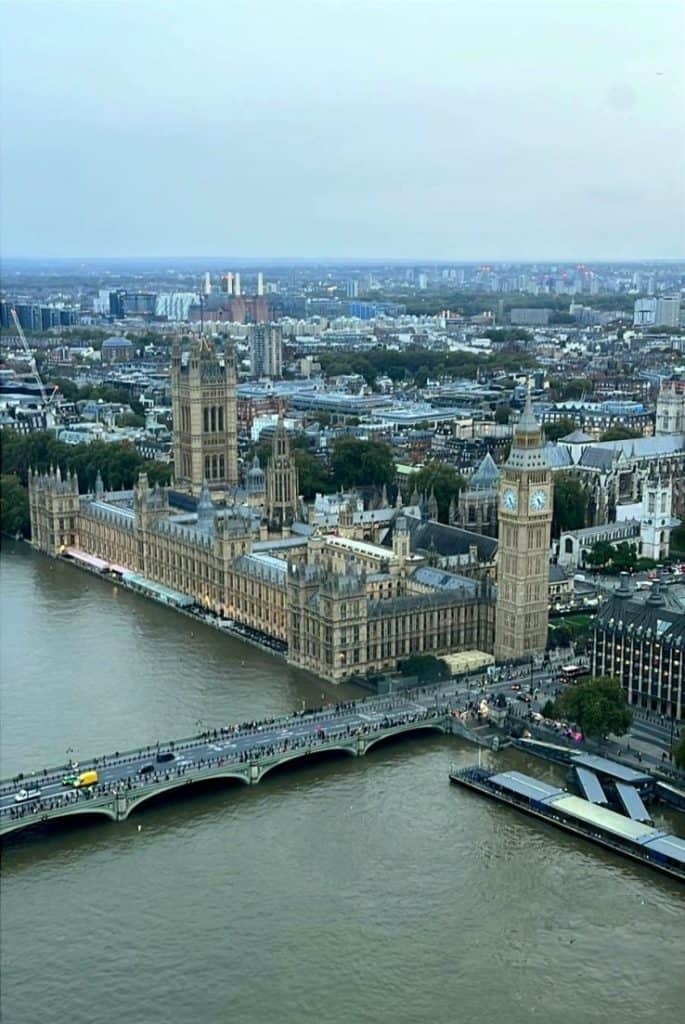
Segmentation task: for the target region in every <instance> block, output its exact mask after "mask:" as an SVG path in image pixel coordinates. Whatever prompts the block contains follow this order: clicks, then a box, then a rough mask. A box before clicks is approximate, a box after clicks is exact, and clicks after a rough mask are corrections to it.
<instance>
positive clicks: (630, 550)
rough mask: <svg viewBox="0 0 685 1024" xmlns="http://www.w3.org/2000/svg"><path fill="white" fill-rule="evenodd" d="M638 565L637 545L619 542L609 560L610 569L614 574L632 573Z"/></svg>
mask: <svg viewBox="0 0 685 1024" xmlns="http://www.w3.org/2000/svg"><path fill="white" fill-rule="evenodd" d="M637 563H638V554H637V545H635V544H628V543H627V541H624V540H623V541H621V543H620V544H617V545H616V547H615V548H614V552H613V557H612V559H611V564H612V568H613V569H614V570H615V571H616V572H632V571H633V570H634V569H635V566H636V565H637Z"/></svg>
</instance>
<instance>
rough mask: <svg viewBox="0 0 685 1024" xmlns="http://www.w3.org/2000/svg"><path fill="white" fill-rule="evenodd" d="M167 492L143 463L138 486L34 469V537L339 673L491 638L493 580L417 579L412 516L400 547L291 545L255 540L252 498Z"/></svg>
mask: <svg viewBox="0 0 685 1024" xmlns="http://www.w3.org/2000/svg"><path fill="white" fill-rule="evenodd" d="M168 499H169V494H168V492H167V491H166V490H163V489H161V488H158V487H157V488H151V487H150V486H149V484H148V481H147V477H146V476H145V474H141V476H140V478H139V480H138V483H137V486H136V487H135V488H134V489H133V490H132V491H118V492H115V493H109V494H106V493H105V492H104V489H103V487H102V483H101V481H100V480H98V484H97V486H96V490H95V493H93V494H88V495H79V492H78V481H77V480H76V478H75V477H67V478H66V479H62V477H61V476H60V474H59V473H58V472H57V473H55V472H52V471H51V472H50V473H47V474H34V473H31V475H30V479H29V501H30V509H31V527H32V541H33V543H34V545H35V546H36V547H37V548H39V549H40V550H42V551H44V552H46V553H47V554H50V555H53V556H57V555H60V554H67V555H71V556H72V557H75V558H79V557H84V556H95V557H96V558H97V559H100V560H101V561H102V564H103V565H104V567H105V568H106V569H107V570H109V571H111V572H113V573H115V574H117V575H119V576H120V577H122V578H123V579H124V581H126V580H127V577H129V576H130V575H131V574H136V577H137V578H138V579H144V580H145V581H150V582H152V583H154V584H162V585H163V586H164V587H167V588H169V589H171V590H172V591H176V592H178V593H179V594H180V595H185V596H187V597H190V598H191V599H192V602H193V603H194V604H195V605H197V606H198V607H200V608H204V609H206V610H208V611H211V612H214V613H215V614H217V615H220V616H223V617H226V618H231V619H233V620H235V621H236V622H240V623H243V624H245V625H247V626H250V627H251V628H252V629H255V630H257V631H259V632H260V633H262V634H264V635H265V636H269V637H273V638H275V639H278V640H280V641H282V642H283V643H284V644H285V645H287V649H288V657H289V660H290V661H291V662H292V663H293V664H295V665H298V666H301V667H302V668H306V669H309V670H310V671H312V672H315V673H317V674H319V675H321V676H323V677H325V678H327V679H330V680H332V681H334V682H338V681H340V680H342V679H345V678H349V677H350V676H353V675H365V674H368V673H373V672H381V671H385V670H388V669H395V668H396V667H397V665H398V662H399V661H400V660H401V659H402V658H405V657H408V656H409V655H411V654H415V653H419V652H425V653H431V654H435V655H440V654H446V653H450V652H452V651H455V650H468V649H473V648H479V649H481V650H486V651H491V650H492V641H493V635H494V595H493V591H492V586H491V584H489V583H488V582H487V581H484V582H479V581H474V580H469V579H466V578H464V577H458V576H455V575H454V574H449V573H444V572H441V573H439V574H437V575H438V577H439V579H437V580H435V581H433V580H431V579H430V578H428V579H425V578H424V579H422V580H420V579H418V578H417V577H418V572H417V569H420V566H421V564H422V563H423V560H422V559H420V558H419V559H417V558H416V556H413V555H410V553H409V535H408V530H407V529H406V524H405V526H404V527H403V526H402V525H401V524H399V528H398V530H397V531H396V538H395V539H394V541H393V550H392V551H388V550H387V549H386V548H380V547H375V546H373V545H368V544H359V543H358V542H354V541H348V542H347V545H346V549H345V550H343V549H342V548H341V545H340V538H331V540H330V546H329V545H328V542H327V539H326V537H325V536H324V537H314V538H312V539H311V540H309V541H307V540H306V539H304V538H303V540H302V544H301V545H293V546H291V547H288V548H287V549H286V551H285V553H284V552H283V550H282V549H280V548H279V547H278V543H277V542H276V544H275V545H274V546H273V547H271V548H269V546H268V545H266V546H265V545H264V543H261V544H256V543H255V533H256V531H258V523H255V520H254V518H253V516H252V513H251V512H250V510H249V508H242V507H241V508H240V509H235V508H227V509H223V510H220V511H218V510H216V509H215V507H214V506H213V504H212V501H211V497H210V495H209V489H208V487H207V485H206V484H205V485H204V486H203V488H202V491H201V495H200V501H199V503H198V506H197V511H196V512H195V513H188V512H183V513H179V512H178V510H175V509H172V508H170V507H169V500H168ZM342 559H344V565H343V561H342ZM428 571H429V572H432V571H433V570H428ZM415 574H416V577H415ZM446 586H447V587H448V588H447V589H446Z"/></svg>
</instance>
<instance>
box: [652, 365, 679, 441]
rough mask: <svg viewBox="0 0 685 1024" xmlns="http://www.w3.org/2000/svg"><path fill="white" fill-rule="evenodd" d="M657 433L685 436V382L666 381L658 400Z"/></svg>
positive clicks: (677, 380) (660, 390) (675, 379)
mask: <svg viewBox="0 0 685 1024" xmlns="http://www.w3.org/2000/svg"><path fill="white" fill-rule="evenodd" d="M656 433H657V434H685V380H680V379H677V378H674V379H673V380H665V381H664V382H663V383H662V385H661V387H660V389H659V395H658V397H657V400H656Z"/></svg>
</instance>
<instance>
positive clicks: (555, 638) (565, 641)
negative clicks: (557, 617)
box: [547, 626, 572, 650]
mask: <svg viewBox="0 0 685 1024" xmlns="http://www.w3.org/2000/svg"><path fill="white" fill-rule="evenodd" d="M571 640H572V636H571V631H570V630H569V629H568V628H567V627H566V626H557V627H556V629H551V630H550V637H549V641H548V644H547V646H548V647H550V648H551V649H552V650H555V648H557V647H568V646H569V645H570V643H571Z"/></svg>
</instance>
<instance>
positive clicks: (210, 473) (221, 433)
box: [171, 338, 238, 495]
mask: <svg viewBox="0 0 685 1024" xmlns="http://www.w3.org/2000/svg"><path fill="white" fill-rule="evenodd" d="M171 407H172V414H173V421H174V477H175V483H176V486H177V487H178V488H179V489H180V490H187V491H190V493H191V494H193V495H199V494H200V491H201V490H202V485H203V481H205V480H207V482H208V483H209V486H210V489H211V490H213V491H223V492H226V491H227V490H228V489H229V488H231V487H234V486H235V485H236V484H237V483H238V437H237V397H236V373H235V364H234V359H233V351H232V349H231V348H230V346H228V345H227V346H226V347H225V348H224V352H223V359H221V358H220V357H219V354H218V352H217V351H216V349H215V347H214V343H213V342H212V341H210V340H209V339H206V338H202V339H196V340H194V341H193V342H192V343H191V345H190V348H189V349H185V350H183V349H182V348H181V345H180V343H179V342H175V343H174V345H173V348H172V351H171Z"/></svg>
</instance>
